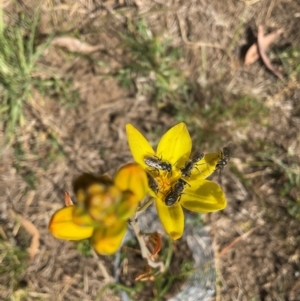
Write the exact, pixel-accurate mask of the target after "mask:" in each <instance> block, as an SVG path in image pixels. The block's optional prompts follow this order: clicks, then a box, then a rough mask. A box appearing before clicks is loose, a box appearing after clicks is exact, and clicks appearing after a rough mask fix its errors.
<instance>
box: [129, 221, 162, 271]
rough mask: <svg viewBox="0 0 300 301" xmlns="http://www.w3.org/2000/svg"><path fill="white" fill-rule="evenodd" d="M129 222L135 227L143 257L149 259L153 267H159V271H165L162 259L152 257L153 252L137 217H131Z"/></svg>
mask: <svg viewBox="0 0 300 301" xmlns="http://www.w3.org/2000/svg"><path fill="white" fill-rule="evenodd" d="M129 223H130V225H131V226H132V229H133V231H134V233H135V235H136V238H137V240H138V242H139V245H140V247H141V253H142V257H143V258H144V259H146V260H147V263H148V265H149V266H150V267H151V268H159V272H160V273H163V272H164V270H165V265H164V263H163V262H162V261H158V262H156V261H154V260H153V259H152V256H151V255H152V254H151V252H150V251H149V249H148V248H147V246H146V242H145V238H144V235H143V234H142V232H141V230H140V228H139V225H138V223H137V219H130V220H129Z"/></svg>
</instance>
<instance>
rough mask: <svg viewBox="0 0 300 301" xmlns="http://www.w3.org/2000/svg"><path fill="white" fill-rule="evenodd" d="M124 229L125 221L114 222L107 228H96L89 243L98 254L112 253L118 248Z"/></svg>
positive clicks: (124, 232)
mask: <svg viewBox="0 0 300 301" xmlns="http://www.w3.org/2000/svg"><path fill="white" fill-rule="evenodd" d="M126 230H127V223H126V222H122V223H118V224H115V225H113V226H111V227H109V228H98V229H96V230H95V232H94V233H93V236H92V237H91V244H92V246H93V248H94V249H95V251H96V252H97V253H99V254H102V255H111V254H114V253H115V252H117V250H118V249H119V247H120V245H121V243H122V240H123V237H124V236H125V234H126Z"/></svg>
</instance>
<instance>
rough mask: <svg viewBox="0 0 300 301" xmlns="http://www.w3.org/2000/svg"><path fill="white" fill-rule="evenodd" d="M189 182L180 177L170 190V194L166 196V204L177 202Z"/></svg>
mask: <svg viewBox="0 0 300 301" xmlns="http://www.w3.org/2000/svg"><path fill="white" fill-rule="evenodd" d="M186 184H187V182H186V181H184V180H183V179H179V180H178V181H177V182H176V184H175V185H174V187H173V188H171V190H170V191H169V192H168V194H167V195H166V197H165V205H166V206H168V207H170V206H172V205H174V204H175V203H176V201H177V200H178V199H180V197H181V195H182V193H183V190H184V188H185V185H186Z"/></svg>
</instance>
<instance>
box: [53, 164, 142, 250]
mask: <svg viewBox="0 0 300 301" xmlns="http://www.w3.org/2000/svg"><path fill="white" fill-rule="evenodd" d="M147 188H148V186H147V177H146V173H145V171H144V170H143V169H142V168H141V167H140V166H139V165H138V164H136V163H130V164H127V165H124V166H123V167H121V168H120V170H119V171H118V172H117V173H116V175H115V177H114V181H113V180H111V179H110V178H109V177H108V176H98V177H97V176H94V175H91V174H83V175H81V176H80V177H78V178H77V179H76V180H75V181H74V192H75V195H76V199H77V201H78V203H77V204H76V205H72V206H68V207H65V208H62V209H60V210H58V211H56V212H55V213H54V214H53V216H52V218H51V220H50V223H49V231H50V233H51V234H52V235H53V236H54V237H56V238H59V239H67V240H81V239H85V238H90V240H91V244H92V246H93V248H94V249H95V250H96V251H97V252H98V253H99V254H103V255H109V254H113V253H115V252H116V251H117V250H118V248H119V247H120V245H121V243H122V240H123V237H124V235H125V233H126V230H127V220H128V219H129V218H130V217H131V216H132V215H133V214H134V213H135V211H136V209H137V206H138V203H139V201H141V200H142V199H143V198H144V197H145V195H146V192H147Z"/></svg>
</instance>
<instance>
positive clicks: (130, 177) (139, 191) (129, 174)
mask: <svg viewBox="0 0 300 301" xmlns="http://www.w3.org/2000/svg"><path fill="white" fill-rule="evenodd" d="M114 181H115V184H116V185H117V186H118V188H120V189H121V190H123V191H126V190H130V191H131V192H133V193H134V195H135V196H136V197H137V202H138V201H141V200H142V199H143V198H144V197H145V195H146V193H147V190H148V180H147V175H146V172H145V171H144V169H143V168H142V167H141V166H140V165H138V164H136V163H129V164H126V165H124V166H122V167H121V168H120V169H119V170H118V172H117V173H116V175H115V179H114Z"/></svg>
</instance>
